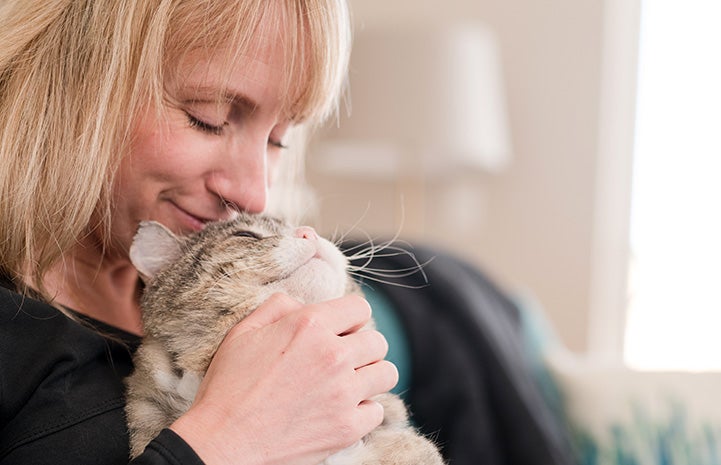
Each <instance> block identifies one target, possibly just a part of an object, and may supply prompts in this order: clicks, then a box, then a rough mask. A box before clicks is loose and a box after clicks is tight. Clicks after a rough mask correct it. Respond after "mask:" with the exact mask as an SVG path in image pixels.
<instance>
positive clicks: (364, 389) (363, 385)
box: [355, 360, 398, 399]
mask: <svg viewBox="0 0 721 465" xmlns="http://www.w3.org/2000/svg"><path fill="white" fill-rule="evenodd" d="M355 371H356V376H357V378H356V380H357V382H358V394H359V395H360V398H361V399H368V398H371V397H373V396H376V395H378V394H382V393H384V392H388V391H390V390H391V389H393V388H394V387H395V385H396V384H398V368H396V366H395V365H394V364H392V363H391V362H389V361H388V360H381V361H379V362H376V363H372V364H370V365H366V366H364V367H361V368H358V369H356V370H355Z"/></svg>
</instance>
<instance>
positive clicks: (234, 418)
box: [171, 294, 398, 465]
mask: <svg viewBox="0 0 721 465" xmlns="http://www.w3.org/2000/svg"><path fill="white" fill-rule="evenodd" d="M370 315H371V311H370V307H369V305H368V303H367V302H366V301H365V300H364V299H362V298H361V297H358V296H346V297H343V298H340V299H336V300H332V301H328V302H323V303H319V304H314V305H307V306H302V305H301V304H299V303H298V302H296V301H294V300H292V299H291V298H290V297H288V296H286V295H283V294H276V295H274V296H272V297H271V298H270V299H268V301H266V302H265V303H264V304H263V305H261V306H260V307H259V308H258V309H257V310H256V311H255V312H253V313H252V314H251V315H250V316H249V317H247V318H246V319H245V320H243V321H242V322H240V323H239V324H238V325H237V326H236V327H235V328H233V329H232V330H231V331H230V332H229V333H228V335H227V336H226V338H225V340H224V341H223V343H222V344H221V346H220V348H219V349H218V351H217V353H216V355H215V357H214V358H213V361H212V362H211V364H210V367H209V369H208V372H207V374H206V376H205V378H204V380H203V383H202V384H201V386H200V389H199V391H198V394H197V396H196V398H195V402H194V404H193V406H192V407H191V408H190V410H189V411H188V412H187V413H186V414H185V415H183V416H182V417H181V418H180V419H178V420H177V421H176V422H175V423H173V425H172V426H171V429H173V430H174V431H175V432H176V433H178V434H179V435H180V436H181V437H183V438H184V439H185V440H186V441H187V442H188V444H190V446H191V447H193V449H194V450H195V451H196V452H197V453H198V455H199V456H200V457H201V458H202V459H203V460H204V461H205V462H206V463H207V464H208V465H216V464H218V465H220V464H226V463H228V464H230V463H239V461H240V462H242V463H244V464H249V465H251V464H253V465H255V464H264V465H265V464H283V465H286V464H289V463H292V464H294V465H296V464H297V465H302V464H308V465H317V464H318V463H320V462H322V461H323V460H324V459H325V458H326V457H328V456H329V455H330V454H332V453H334V452H336V451H338V450H340V449H342V448H344V447H347V446H349V445H351V444H353V443H355V442H356V441H358V440H359V439H360V438H361V437H363V436H364V435H365V434H367V433H368V432H369V431H370V430H372V429H373V428H375V427H376V426H378V425H379V424H380V423H381V421H382V420H383V408H382V407H381V406H380V405H379V404H378V403H377V402H374V401H370V400H368V399H369V398H371V397H373V396H375V395H376V394H380V393H383V392H386V391H388V390H390V389H391V388H393V386H395V384H396V383H397V382H398V372H397V370H396V368H395V366H394V365H393V364H391V363H390V362H388V361H385V360H383V357H385V355H386V353H387V351H388V344H387V342H386V340H385V338H384V337H383V336H382V335H381V334H380V333H379V332H377V331H374V330H362V329H361V328H363V326H364V325H365V324H366V323H368V321H369V320H370Z"/></svg>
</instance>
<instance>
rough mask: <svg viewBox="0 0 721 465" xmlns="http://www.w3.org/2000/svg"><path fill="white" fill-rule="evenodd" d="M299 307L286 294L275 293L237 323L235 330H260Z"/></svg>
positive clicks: (299, 306)
mask: <svg viewBox="0 0 721 465" xmlns="http://www.w3.org/2000/svg"><path fill="white" fill-rule="evenodd" d="M301 307H302V305H301V303H300V302H298V301H297V300H294V299H292V298H291V297H289V296H288V295H287V294H282V293H276V294H273V295H271V296H270V297H269V298H268V299H267V300H266V301H265V302H263V303H262V304H261V305H260V306H259V307H258V308H257V309H255V311H253V313H251V314H250V315H248V316H247V317H246V318H245V319H244V320H243V321H241V322H240V323H238V325H237V328H238V330H239V331H248V330H251V329H257V328H262V327H264V326H268V325H271V324H273V323H275V322H277V321H279V320H281V319H282V318H284V317H285V316H287V315H289V314H290V313H292V312H295V311H297V310H298V309H299V308H301Z"/></svg>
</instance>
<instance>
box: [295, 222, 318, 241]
mask: <svg viewBox="0 0 721 465" xmlns="http://www.w3.org/2000/svg"><path fill="white" fill-rule="evenodd" d="M295 237H297V238H298V239H309V240H312V241H317V240H318V233H316V232H315V229H313V228H311V227H310V226H300V227H299V228H297V229H296V230H295Z"/></svg>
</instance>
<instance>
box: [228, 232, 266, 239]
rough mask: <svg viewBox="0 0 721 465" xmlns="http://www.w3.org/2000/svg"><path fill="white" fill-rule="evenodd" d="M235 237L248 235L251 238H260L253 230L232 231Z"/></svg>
mask: <svg viewBox="0 0 721 465" xmlns="http://www.w3.org/2000/svg"><path fill="white" fill-rule="evenodd" d="M233 236H235V237H250V238H251V239H262V237H261V236H260V234H256V233H254V232H253V231H235V232H234V233H233Z"/></svg>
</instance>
